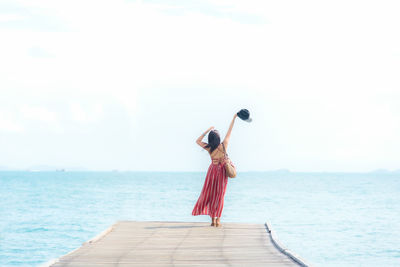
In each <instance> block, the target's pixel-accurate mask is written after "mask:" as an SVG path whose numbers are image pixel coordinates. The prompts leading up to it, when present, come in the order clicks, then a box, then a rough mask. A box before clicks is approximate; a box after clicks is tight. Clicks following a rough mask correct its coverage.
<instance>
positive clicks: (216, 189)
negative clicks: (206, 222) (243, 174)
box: [192, 160, 228, 217]
mask: <svg viewBox="0 0 400 267" xmlns="http://www.w3.org/2000/svg"><path fill="white" fill-rule="evenodd" d="M227 185H228V177H227V176H226V172H225V167H224V161H223V160H220V161H218V162H217V163H215V162H213V160H212V161H211V164H210V166H209V167H208V171H207V176H206V180H205V182H204V186H203V189H202V190H201V194H200V196H199V199H198V200H197V202H196V205H195V206H194V208H193V211H192V215H194V216H196V215H210V217H221V213H222V209H223V208H224V196H225V191H226V186H227Z"/></svg>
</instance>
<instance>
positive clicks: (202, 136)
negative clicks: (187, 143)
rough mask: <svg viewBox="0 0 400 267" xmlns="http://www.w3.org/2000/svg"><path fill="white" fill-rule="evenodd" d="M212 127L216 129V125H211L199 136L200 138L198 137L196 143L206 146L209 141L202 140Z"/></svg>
mask: <svg viewBox="0 0 400 267" xmlns="http://www.w3.org/2000/svg"><path fill="white" fill-rule="evenodd" d="M212 129H214V126H211V127H210V128H208V129H207V131H205V132H204V133H203V134H202V135H200V136H199V138H197V140H196V144H198V145H199V146H201V147H202V148H204V147H205V146H206V145H207V143H204V142H202V141H201V140H203V138H204V136H205V135H206V134H207V133H208V132H209V131H211V130H212Z"/></svg>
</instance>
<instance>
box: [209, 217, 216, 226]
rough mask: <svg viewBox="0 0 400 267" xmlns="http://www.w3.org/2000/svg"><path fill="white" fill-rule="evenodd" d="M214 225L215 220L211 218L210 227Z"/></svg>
mask: <svg viewBox="0 0 400 267" xmlns="http://www.w3.org/2000/svg"><path fill="white" fill-rule="evenodd" d="M210 217H211V216H210ZM215 223H216V218H214V217H211V226H215Z"/></svg>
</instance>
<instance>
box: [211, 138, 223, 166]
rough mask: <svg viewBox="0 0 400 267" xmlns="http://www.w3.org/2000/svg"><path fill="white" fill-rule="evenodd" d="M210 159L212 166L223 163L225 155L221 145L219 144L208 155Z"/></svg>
mask: <svg viewBox="0 0 400 267" xmlns="http://www.w3.org/2000/svg"><path fill="white" fill-rule="evenodd" d="M210 157H211V161H212V163H213V164H218V163H221V162H222V161H223V159H224V158H225V153H224V148H223V146H222V143H221V144H219V145H218V147H217V148H216V149H214V151H213V152H212V153H211V154H210Z"/></svg>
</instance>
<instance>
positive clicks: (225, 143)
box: [222, 113, 237, 148]
mask: <svg viewBox="0 0 400 267" xmlns="http://www.w3.org/2000/svg"><path fill="white" fill-rule="evenodd" d="M236 117H237V114H236V113H235V116H233V119H232V122H231V125H229V129H228V132H227V133H226V135H225V138H224V141H222V142H223V143H224V146H225V148H226V147H227V146H228V143H229V139H230V138H231V132H232V128H233V125H234V124H235V119H236Z"/></svg>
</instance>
